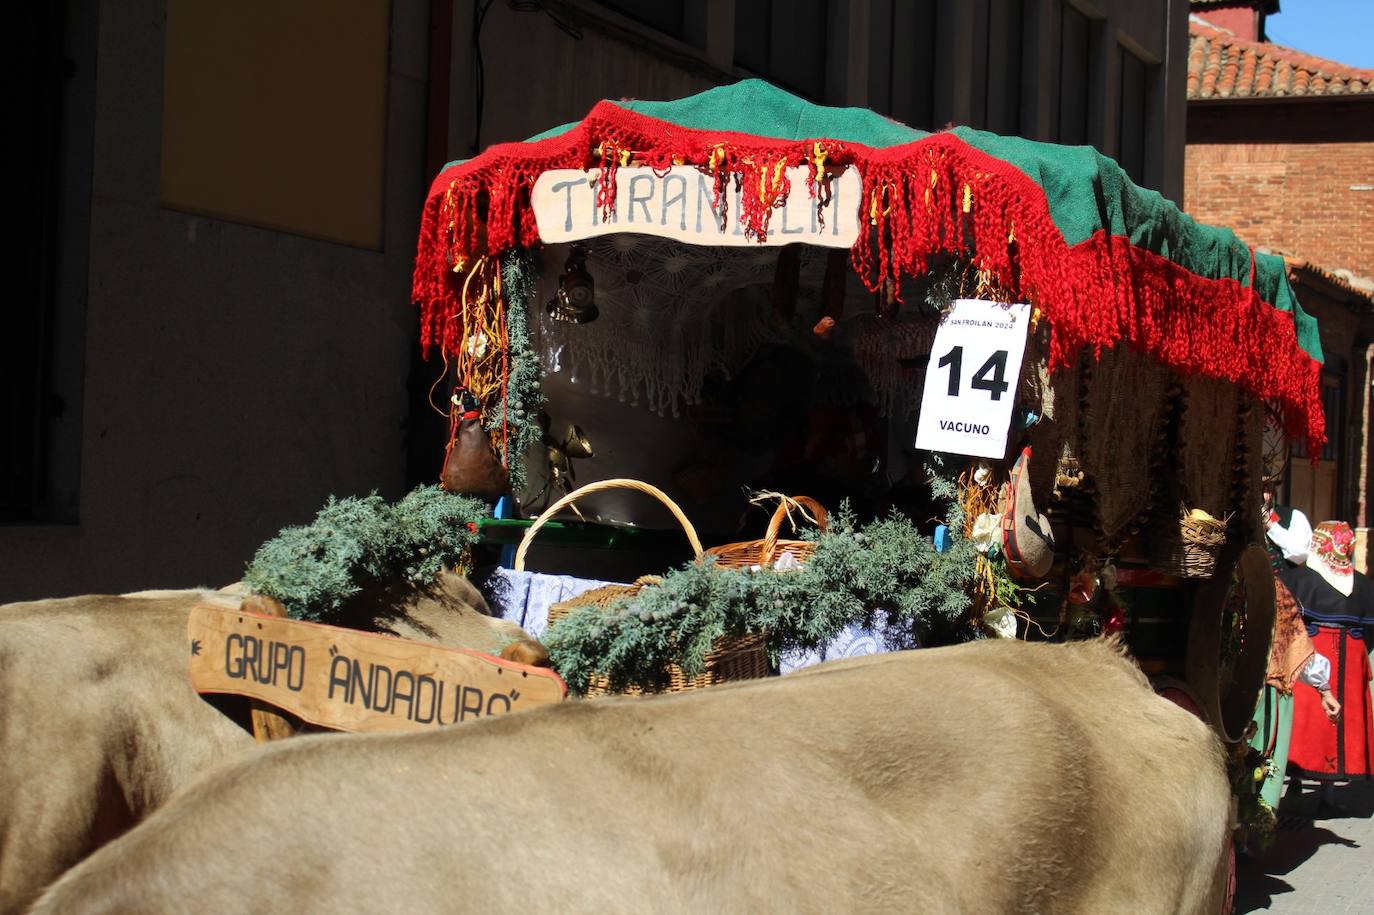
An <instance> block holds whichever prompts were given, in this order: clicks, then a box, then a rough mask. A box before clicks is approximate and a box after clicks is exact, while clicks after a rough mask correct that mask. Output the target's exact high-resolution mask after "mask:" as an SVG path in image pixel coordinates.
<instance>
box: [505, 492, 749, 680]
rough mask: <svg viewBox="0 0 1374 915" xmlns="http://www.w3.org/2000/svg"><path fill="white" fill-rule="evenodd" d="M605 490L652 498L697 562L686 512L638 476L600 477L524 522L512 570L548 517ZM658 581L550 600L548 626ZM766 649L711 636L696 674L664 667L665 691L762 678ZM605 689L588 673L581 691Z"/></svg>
mask: <svg viewBox="0 0 1374 915" xmlns="http://www.w3.org/2000/svg"><path fill="white" fill-rule="evenodd" d="M608 489H632V490H635V491H637V492H642V493H647V494H648V495H651V496H653V497H654V498H655V499H658V501H660V502H662V503H663V504H664V505H665V506H666V507H667V508H668V510H669V511H670V512H672V513H673V517H674V518H676V519H677V521H678V523H679V524H681V525H682V529H683V531H684V532H685V533H686V534H687V540H688V542H689V543H691V545H692V552H693V553H694V554H695V556H696V559H697V561H698V562H700V561H701V559H702V555H703V551H702V549H701V539H700V538H699V537H697V532H696V528H694V527H692V522H691V521H689V520H687V516H686V515H685V514H684V513H683V511H682V509H681V508H679V507H678V505H677V503H676V502H674V501H673V500H672V499H670V498H668V496H667V494H666V493H664V492H663V491H662V490H661V489H659V488H658V487H656V486H651V485H649V484H648V483H641V482H640V481H638V480H601V481H600V482H597V483H588V484H587V485H586V486H583V487H582V488H580V489H577V490H575V491H574V492H570V493H568V494H567V495H566V496H564V497H563V498H561V499H559V500H558V501H557V502H555V503H554V504H553V505H551V506H549V508H548V509H547V510H546V511H545V512H544V513H543V514H541V515H540V516H539V518H538V519H537V520H536V521H535V522H534V523H533V524H531V525H530V528H529V530H527V531H525V536H524V539H522V540H521V541H520V546H519V548H518V549H517V550H516V551H515V564H514V565H515V570H516V571H517V572H520V571H524V568H525V554H526V553H527V552H529V548H530V544H531V543H532V542H533V540H534V536H535V534H537V533H538V532H539V529H540V528H541V527H543V526H544V524H545V523H547V522H548V521H549V520H551V519H552V518H553V516H554V515H555V514H556V513H557V512H558V511H560V510H561V509H563V508H566V507H567V506H569V505H571V504H573V503H574V502H576V501H578V500H579V499H582V498H583V497H585V496H589V495H592V494H594V493H598V492H604V491H606V490H608ZM658 581H659V579H658V578H657V577H656V576H652V575H646V576H644V577H642V578H640V579H638V580H636V581H635V582H634V584H629V585H606V586H605V587H601V588H596V589H595V590H592V591H588V592H587V593H585V594H581V595H578V596H577V597H574V598H573V599H571V600H566V601H563V602H561V603H557V604H554V605H553V606H551V607H549V625H550V626H552V625H553V624H554V623H556V622H557V621H558V620H560V619H562V618H563V617H565V616H567V615H568V614H569V613H571V612H572V611H574V610H576V609H579V608H581V607H588V606H591V607H596V608H598V609H600V610H605V609H607V608H609V607H611V606H612V605H613V604H615V603H616V602H618V601H619V600H620V599H621V598H624V597H631V596H633V595H635V594H638V593H639V592H640V590H641V589H643V588H645V587H646V586H649V585H653V584H657V583H658ZM768 672H769V668H768V649H767V637H766V636H765V635H764V634H762V633H749V634H747V635H744V636H741V637H737V638H732V637H729V636H726V637H722V638H720V639H717V640H716V643H715V645H714V646H713V647H712V649H711V651H710V652H708V653H707V655H706V665H705V667H704V669H703V670H702V672H701V673H699V674H697V675H696V676H694V677H689V676H687V674H686V673H684V672H683V670H682V668H681V667H679V666H678V665H677V664H672V665H670V666H669V668H668V685H667V686H666V687H665V689H664V691H665V692H670V693H675V692H682V691H683V690H688V689H696V688H698V687H702V686H711V685H713V684H716V683H724V682H726V681H727V680H749V679H753V678H755V677H765V676H767V675H768ZM610 692H611V689H610V685H609V683H608V682H607V681H606V679H605V678H604V677H601V676H593V677H592V678H591V685H590V686H589V688H588V689H587V695H588V696H604V695H607V694H609V693H610ZM626 692H627V693H631V694H633V693H638V692H640V691H639V690H637V689H630V690H626Z"/></svg>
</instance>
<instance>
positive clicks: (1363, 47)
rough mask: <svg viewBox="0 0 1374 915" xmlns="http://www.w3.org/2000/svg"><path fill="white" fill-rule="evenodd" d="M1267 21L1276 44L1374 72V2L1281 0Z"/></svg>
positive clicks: (1266, 28) (1354, 0)
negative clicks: (1275, 13)
mask: <svg viewBox="0 0 1374 915" xmlns="http://www.w3.org/2000/svg"><path fill="white" fill-rule="evenodd" d="M1279 9H1280V12H1279V14H1278V15H1277V16H1270V17H1269V18H1268V19H1267V20H1265V23H1266V24H1265V31H1266V32H1267V33H1268V35H1269V40H1270V41H1272V42H1274V43H1275V44H1281V45H1287V46H1288V47H1290V48H1297V49H1298V50H1299V51H1306V52H1307V53H1308V54H1315V55H1316V56H1317V57H1325V58H1327V59H1329V60H1334V61H1338V62H1340V63H1343V64H1349V65H1350V66H1352V67H1364V68H1369V69H1374V0H1280V5H1279Z"/></svg>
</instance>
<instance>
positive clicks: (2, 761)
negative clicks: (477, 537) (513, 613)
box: [0, 575, 547, 913]
mask: <svg viewBox="0 0 1374 915" xmlns="http://www.w3.org/2000/svg"><path fill="white" fill-rule="evenodd" d="M202 601H203V602H207V603H212V604H217V605H220V606H229V607H237V606H239V597H237V596H235V595H232V594H226V593H224V592H215V591H147V592H141V593H138V594H127V595H123V596H119V597H110V596H87V597H73V598H65V599H60V600H43V601H34V602H31V603H21V604H9V605H5V606H0V913H9V912H16V911H18V910H20V908H21V907H22V906H24V905H26V904H27V903H29V902H31V901H32V900H33V898H34V897H35V896H37V895H38V893H39V892H40V891H41V890H42V889H43V887H44V886H46V885H48V884H49V883H50V882H52V881H53V880H54V879H56V878H57V876H58V875H59V874H61V873H62V871H64V870H66V869H67V868H68V867H70V866H71V865H73V864H75V863H76V862H77V861H79V860H80V859H81V858H83V857H84V856H85V855H87V854H89V853H90V852H91V851H92V850H94V849H95V848H97V847H99V846H100V845H102V844H104V843H105V842H106V841H108V840H109V839H111V838H113V837H114V836H116V835H118V834H120V833H121V832H124V831H125V830H127V829H128V828H129V827H131V826H132V825H134V824H135V823H137V822H138V821H139V820H141V819H143V818H144V817H146V816H147V815H149V814H150V813H151V812H152V811H153V810H155V809H157V808H158V807H160V806H161V805H162V804H163V803H164V802H166V801H167V799H168V798H170V797H171V796H172V794H173V793H174V792H176V791H177V790H178V789H179V788H180V787H182V786H183V785H185V784H186V783H187V782H188V781H190V780H191V779H192V778H193V777H195V776H196V775H198V774H199V773H201V772H203V771H205V770H207V769H209V768H211V767H213V766H214V765H216V764H218V763H221V762H224V761H226V760H230V759H233V758H235V757H237V756H239V755H240V754H243V753H245V752H247V751H249V750H252V749H253V747H254V746H255V744H254V742H253V738H252V736H251V735H250V734H249V733H248V732H247V731H245V730H244V729H243V728H242V727H240V726H239V725H238V724H236V723H235V722H234V721H231V720H230V719H229V718H228V717H226V716H225V715H223V714H221V713H220V712H219V711H217V710H216V708H215V706H212V705H211V704H209V703H208V702H207V701H205V700H202V699H201V698H200V697H199V696H197V695H196V693H195V692H194V691H192V689H191V687H190V685H189V684H188V682H187V677H186V661H187V657H188V655H187V644H186V618H187V614H188V612H189V611H190V609H191V607H192V606H193V605H195V604H196V603H198V602H202ZM352 606H354V607H357V608H359V610H361V609H362V608H370V607H377V606H386V607H387V608H388V609H387V612H386V613H384V614H381V613H379V614H372V613H368V614H367V615H366V618H359V619H358V620H357V622H358V624H359V626H360V628H368V629H372V630H376V631H384V632H390V633H392V634H395V635H399V636H402V637H405V638H412V639H419V640H423V641H435V642H440V643H443V644H447V645H458V646H463V647H469V648H475V649H477V650H479V651H487V652H492V653H500V652H501V651H502V650H503V648H506V649H507V651H506V653H507V654H511V653H512V649H513V650H516V651H519V652H522V653H521V654H520V659H522V660H527V661H528V660H530V654H531V653H534V654H540V653H542V654H543V655H544V657H547V653H546V652H543V647H542V646H539V645H538V643H530V642H529V638H528V636H526V635H525V633H524V631H523V630H522V629H520V627H519V626H517V625H515V624H514V623H510V622H507V621H505V620H501V619H493V618H491V617H490V616H488V615H486V614H487V612H488V611H487V609H486V603H485V601H483V600H482V597H481V595H480V594H478V593H477V591H476V589H474V588H473V587H472V586H471V585H470V584H469V583H468V582H467V581H466V579H463V578H462V577H461V576H457V575H445V576H443V577H441V578H440V580H439V581H438V582H437V583H436V584H435V585H434V586H433V587H431V588H427V589H424V590H416V589H413V588H412V589H399V590H397V591H395V592H393V593H389V594H373V595H366V596H365V597H364V599H361V600H358V601H355V602H354V603H353V605H352ZM221 704H223V703H221ZM245 709H246V705H245Z"/></svg>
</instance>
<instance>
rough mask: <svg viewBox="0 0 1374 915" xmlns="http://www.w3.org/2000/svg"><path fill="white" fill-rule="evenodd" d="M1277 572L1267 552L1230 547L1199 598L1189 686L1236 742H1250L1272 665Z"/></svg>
mask: <svg viewBox="0 0 1374 915" xmlns="http://www.w3.org/2000/svg"><path fill="white" fill-rule="evenodd" d="M1273 633H1274V573H1273V570H1272V568H1271V567H1270V565H1269V554H1268V553H1266V552H1265V550H1264V547H1262V546H1260V545H1259V544H1257V543H1251V544H1249V545H1247V546H1245V547H1242V548H1231V547H1228V548H1227V549H1226V550H1224V551H1223V553H1222V555H1221V556H1220V558H1219V559H1218V562H1217V571H1216V574H1215V575H1213V576H1212V578H1210V579H1208V580H1206V581H1204V582H1201V583H1200V584H1199V585H1198V587H1197V590H1196V591H1195V592H1194V596H1193V607H1192V619H1191V621H1190V622H1189V626H1188V654H1187V662H1186V669H1187V675H1186V676H1187V681H1188V685H1189V686H1191V687H1192V689H1193V691H1194V692H1195V693H1196V694H1197V696H1198V699H1199V701H1200V702H1201V704H1202V708H1203V711H1204V712H1205V713H1206V717H1207V720H1208V722H1209V723H1210V724H1211V725H1212V727H1213V728H1214V729H1216V731H1217V733H1218V734H1220V735H1221V738H1222V739H1223V740H1225V741H1227V742H1230V743H1239V742H1240V741H1242V740H1244V739H1245V730H1246V727H1247V726H1248V725H1249V724H1250V721H1251V719H1252V718H1253V717H1254V714H1255V707H1256V706H1257V705H1258V704H1259V698H1260V695H1261V693H1262V691H1263V689H1264V677H1265V672H1266V671H1267V669H1268V666H1269V642H1270V639H1271V638H1272V637H1273Z"/></svg>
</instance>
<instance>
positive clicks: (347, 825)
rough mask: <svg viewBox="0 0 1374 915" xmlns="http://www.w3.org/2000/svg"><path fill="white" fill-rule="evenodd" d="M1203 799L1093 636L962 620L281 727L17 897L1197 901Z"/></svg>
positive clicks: (243, 906)
mask: <svg viewBox="0 0 1374 915" xmlns="http://www.w3.org/2000/svg"><path fill="white" fill-rule="evenodd" d="M1227 811H1228V793H1227V787H1226V783H1225V779H1224V776H1223V772H1222V761H1221V755H1220V749H1219V746H1218V745H1217V743H1216V740H1215V738H1214V737H1213V736H1212V735H1211V733H1210V732H1209V731H1208V730H1207V729H1206V728H1205V727H1204V726H1202V725H1201V724H1200V723H1198V722H1196V721H1194V720H1193V719H1191V717H1190V716H1188V715H1187V714H1186V713H1184V712H1181V711H1180V710H1178V709H1176V708H1174V707H1173V706H1172V705H1170V704H1169V703H1167V702H1164V701H1163V700H1159V699H1157V698H1155V697H1154V696H1153V694H1151V693H1150V692H1149V690H1148V687H1147V686H1146V685H1145V684H1144V681H1143V679H1142V678H1141V677H1140V675H1139V673H1138V672H1137V671H1135V670H1134V668H1133V667H1132V666H1131V665H1129V663H1128V662H1126V661H1124V660H1122V659H1121V658H1119V657H1118V656H1116V654H1115V653H1114V652H1113V651H1112V650H1111V649H1108V648H1105V647H1102V646H1097V645H1089V646H1071V647H1059V646H1026V645H1011V644H1005V645H1004V644H997V645H986V644H985V645H976V646H962V647H959V648H951V649H935V650H927V651H923V652H915V653H902V654H895V655H886V656H879V657H875V658H868V659H861V660H857V661H852V662H841V663H837V664H831V665H824V666H822V667H820V668H817V669H816V670H815V671H813V672H808V673H806V674H804V675H797V676H794V677H788V678H783V679H781V680H777V679H774V680H769V681H754V682H748V683H741V684H735V685H731V686H723V687H716V688H713V689H711V690H703V691H698V692H694V693H685V694H680V695H676V696H668V697H661V698H656V699H624V700H602V701H597V702H586V703H570V704H565V705H564V706H558V707H551V708H545V709H540V710H536V711H533V712H528V713H522V714H520V715H514V716H509V717H506V718H500V719H490V720H485V721H481V722H477V723H474V724H465V725H462V726H460V727H457V728H453V729H446V730H442V731H438V732H430V733H422V734H414V735H404V736H389V735H388V736H375V737H350V738H347V739H343V740H328V741H325V740H320V739H313V738H311V739H303V740H299V741H293V742H291V743H289V744H287V745H284V746H281V747H279V748H273V749H270V750H268V751H267V752H265V753H263V754H260V755H258V756H256V757H255V758H254V759H253V760H251V761H248V762H246V763H244V764H242V765H241V766H239V767H238V768H237V769H235V770H233V771H231V772H228V773H224V774H223V776H222V777H220V778H217V779H211V780H205V781H202V782H201V783H200V784H199V785H197V786H196V788H195V789H194V790H191V791H188V792H187V793H186V794H184V795H182V796H181V797H180V798H178V799H177V800H174V801H173V802H172V803H171V804H169V805H168V806H167V807H166V808H165V809H164V810H162V811H160V812H159V813H158V814H156V815H155V816H154V817H152V818H151V819H150V820H149V821H148V822H146V823H145V824H143V825H142V826H140V827H139V828H138V829H136V830H135V831H133V832H132V833H130V834H129V835H128V836H125V837H124V838H123V839H121V840H119V841H118V842H115V843H113V844H112V845H111V846H109V847H107V848H106V849H104V850H103V851H101V852H99V853H97V854H96V855H94V856H93V857H92V858H91V859H90V860H88V861H87V862H85V863H83V864H82V865H80V866H79V867H78V868H76V869H75V870H74V871H73V872H72V873H70V874H69V875H68V876H67V877H65V878H64V879H63V880H62V881H61V882H60V883H59V884H58V885H57V886H56V887H55V888H54V890H53V891H52V893H51V894H50V896H49V897H45V904H46V906H47V907H46V908H43V907H40V910H41V911H117V910H120V909H121V908H135V909H139V910H142V911H176V910H178V909H180V908H181V907H182V906H183V905H184V904H185V903H186V902H187V901H188V900H195V904H196V905H197V906H198V907H201V908H207V909H214V910H217V911H227V912H234V911H262V910H268V909H287V908H290V909H300V910H304V911H312V910H313V911H326V910H330V909H334V908H337V907H339V906H344V907H346V908H350V909H354V910H373V909H384V908H404V909H406V910H410V911H451V910H459V909H461V910H507V909H514V908H517V907H529V906H535V905H550V904H552V905H555V906H557V907H558V908H559V909H561V910H567V911H584V910H592V909H596V910H605V911H643V910H646V909H649V910H663V911H676V910H682V909H687V908H706V909H710V910H719V911H758V910H783V909H793V910H798V911H821V910H851V909H857V910H880V909H882V910H893V909H897V910H914V911H928V912H939V911H1072V912H1101V911H1113V910H1120V909H1123V908H1126V909H1129V910H1131V911H1136V912H1148V911H1160V912H1176V911H1182V912H1189V911H1212V910H1214V909H1210V908H1209V906H1210V905H1211V900H1212V899H1213V898H1214V897H1216V898H1217V904H1218V905H1219V897H1218V896H1217V894H1218V893H1219V886H1218V880H1217V874H1218V869H1219V867H1220V865H1221V862H1222V856H1223V854H1224V848H1225V846H1224V842H1225V838H1226V831H1227V825H1228V824H1227V819H1226V818H1227ZM250 874H251V876H250Z"/></svg>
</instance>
